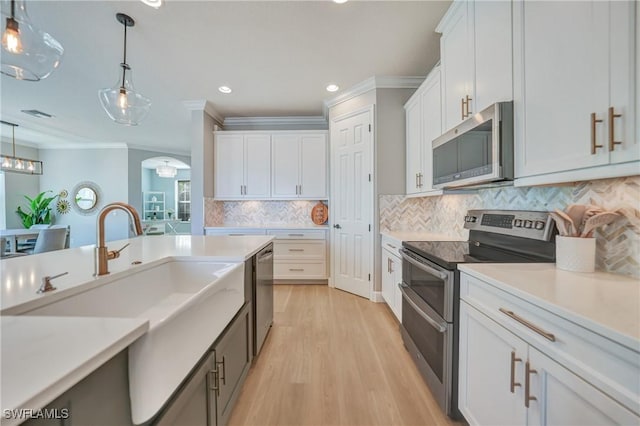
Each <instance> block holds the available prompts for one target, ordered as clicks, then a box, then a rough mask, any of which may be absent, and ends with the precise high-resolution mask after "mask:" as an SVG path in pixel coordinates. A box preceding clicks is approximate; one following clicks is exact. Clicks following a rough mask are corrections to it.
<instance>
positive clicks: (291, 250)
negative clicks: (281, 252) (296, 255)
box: [289, 249, 304, 251]
mask: <svg viewBox="0 0 640 426" xmlns="http://www.w3.org/2000/svg"><path fill="white" fill-rule="evenodd" d="M289 251H304V249H289Z"/></svg>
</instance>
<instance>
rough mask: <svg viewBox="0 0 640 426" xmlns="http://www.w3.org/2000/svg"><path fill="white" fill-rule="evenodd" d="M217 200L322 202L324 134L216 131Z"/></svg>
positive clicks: (325, 173) (324, 192) (325, 193)
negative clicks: (299, 200) (297, 200)
mask: <svg viewBox="0 0 640 426" xmlns="http://www.w3.org/2000/svg"><path fill="white" fill-rule="evenodd" d="M214 156H215V159H214V164H215V170H214V175H215V178H214V179H215V182H214V188H215V189H214V198H215V199H217V200H291V199H305V200H326V199H327V198H328V191H327V188H328V142H327V132H326V131H324V130H317V131H288V130H287V131H274V132H264V131H244V132H243V131H217V132H215V137H214Z"/></svg>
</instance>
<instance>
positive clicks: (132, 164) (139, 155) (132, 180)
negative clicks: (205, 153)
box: [128, 148, 191, 215]
mask: <svg viewBox="0 0 640 426" xmlns="http://www.w3.org/2000/svg"><path fill="white" fill-rule="evenodd" d="M153 157H172V158H175V159H176V160H180V161H182V162H183V163H185V164H189V165H190V164H191V157H189V156H188V155H178V154H172V153H167V152H159V151H149V150H143V149H133V148H130V149H129V159H128V165H129V166H128V168H129V183H128V190H129V204H131V205H132V206H133V207H135V209H136V210H138V212H139V213H140V214H141V215H142V192H143V191H146V190H145V189H143V188H144V187H145V186H143V178H142V162H143V161H144V160H146V159H148V158H153ZM147 183H148V182H145V185H146V184H147Z"/></svg>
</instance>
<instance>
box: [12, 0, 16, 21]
mask: <svg viewBox="0 0 640 426" xmlns="http://www.w3.org/2000/svg"><path fill="white" fill-rule="evenodd" d="M15 17H16V0H11V18H12V19H15Z"/></svg>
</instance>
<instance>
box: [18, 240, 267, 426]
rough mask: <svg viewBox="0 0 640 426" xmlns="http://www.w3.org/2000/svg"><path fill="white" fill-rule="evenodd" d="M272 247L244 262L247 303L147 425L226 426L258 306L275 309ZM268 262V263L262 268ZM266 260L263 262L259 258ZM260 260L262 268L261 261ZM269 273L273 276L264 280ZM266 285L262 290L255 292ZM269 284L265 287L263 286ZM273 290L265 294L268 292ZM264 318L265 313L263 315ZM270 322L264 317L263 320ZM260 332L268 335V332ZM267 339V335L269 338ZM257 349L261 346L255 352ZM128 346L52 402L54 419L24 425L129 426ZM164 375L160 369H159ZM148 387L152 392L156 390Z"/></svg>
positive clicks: (246, 364) (250, 350)
mask: <svg viewBox="0 0 640 426" xmlns="http://www.w3.org/2000/svg"><path fill="white" fill-rule="evenodd" d="M272 252H273V245H272V244H267V245H266V246H264V247H263V248H262V249H260V250H259V251H258V252H257V253H256V254H255V255H253V256H252V257H250V258H249V259H247V260H246V261H245V274H244V281H245V282H244V288H245V294H244V297H245V301H244V304H243V305H242V307H241V308H240V310H239V311H238V312H237V314H236V315H235V316H234V318H233V319H232V320H231V322H230V323H229V324H228V325H227V326H226V328H225V329H224V330H223V332H222V333H221V334H220V335H219V336H218V337H217V339H216V340H215V341H214V342H212V345H211V346H210V348H209V349H208V350H207V351H206V353H204V354H203V356H202V358H201V359H200V361H198V362H197V363H196V365H195V366H194V367H193V369H192V370H191V372H190V373H189V374H188V375H187V377H185V379H184V380H183V381H182V383H181V384H180V385H179V386H178V388H177V389H176V391H175V392H174V393H173V394H172V396H171V397H170V398H169V400H168V401H167V402H166V403H165V404H164V406H163V407H162V408H161V409H160V410H159V411H158V413H157V414H156V415H155V416H153V418H152V419H151V420H149V421H148V422H146V423H144V425H145V426H146V425H176V426H178V425H179V426H191V425H192V426H204V425H215V426H222V425H225V424H227V423H228V420H229V417H230V415H231V412H232V410H233V407H234V404H235V402H236V399H237V397H238V395H239V393H240V391H241V389H242V385H243V383H244V380H245V378H246V376H247V374H248V372H249V368H250V366H251V362H252V360H253V357H254V355H256V356H257V354H254V352H257V351H256V348H255V343H254V342H255V341H256V340H255V339H256V329H255V315H256V308H255V305H257V304H261V303H262V304H263V305H264V304H265V303H264V301H261V300H256V297H257V296H258V299H260V298H267V299H270V300H268V301H267V302H266V304H267V305H268V306H270V307H271V310H270V315H271V318H269V321H268V322H269V325H270V324H271V321H272V312H273V311H272V306H273V288H272V286H271V284H272V282H273V266H272V257H270V256H268V255H269V254H271V253H272ZM265 258H267V259H268V260H269V262H270V265H267V266H266V267H265V266H264V262H265V261H264V259H265ZM261 259H262V260H261ZM261 262H262V264H263V265H262V266H261V265H260V263H261ZM265 272H266V273H267V274H271V276H270V277H265V276H264V274H265ZM256 281H262V283H263V284H262V287H263V288H261V289H259V291H256V284H257V285H258V287H260V286H261V284H260V283H257V282H256ZM265 282H266V283H267V284H268V285H264V283H265ZM267 287H268V289H269V290H270V291H271V294H267V293H266V290H267ZM262 316H263V317H264V315H262ZM265 321H266V318H263V322H265ZM262 333H264V334H266V332H265V331H262ZM265 337H266V336H265ZM257 349H258V351H259V348H257ZM128 350H129V349H128V348H127V349H125V350H122V351H121V352H119V353H118V354H117V355H116V356H114V357H113V358H111V359H110V360H109V361H107V362H106V363H104V364H103V365H102V366H100V367H99V368H98V369H96V370H94V371H93V372H92V373H91V374H89V375H88V376H87V377H85V378H84V379H83V380H81V381H80V382H78V383H77V384H75V385H74V386H73V387H71V388H70V389H69V390H67V391H66V392H64V393H63V394H62V395H61V396H59V397H57V398H56V399H55V400H54V401H53V402H51V403H49V404H48V405H47V406H46V407H45V408H43V409H42V412H44V410H49V412H50V413H54V414H57V415H58V416H57V417H58V418H56V419H45V418H33V419H31V420H27V421H26V422H25V423H22V424H23V425H26V426H43V425H44V426H49V425H59V426H70V425H74V426H77V425H80V426H82V425H104V426H116V425H117V426H131V425H133V423H132V416H131V401H130V396H129V376H128V370H129V362H128ZM158 374H162V371H158ZM153 391H154V390H153V389H149V392H153Z"/></svg>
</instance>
